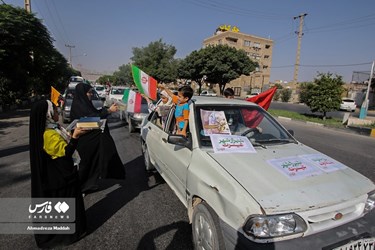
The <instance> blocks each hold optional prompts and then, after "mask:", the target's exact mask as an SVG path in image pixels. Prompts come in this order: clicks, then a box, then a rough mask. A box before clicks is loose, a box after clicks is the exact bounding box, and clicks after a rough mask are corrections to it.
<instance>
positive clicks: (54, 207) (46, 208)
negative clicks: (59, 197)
mask: <svg viewBox="0 0 375 250" xmlns="http://www.w3.org/2000/svg"><path fill="white" fill-rule="evenodd" d="M69 208H70V207H69V205H68V204H67V203H66V202H65V201H63V202H61V201H58V202H56V204H53V203H52V201H46V202H43V203H39V204H34V205H32V204H30V205H29V213H30V214H29V219H69V215H65V213H66V212H67V211H68V210H69Z"/></svg>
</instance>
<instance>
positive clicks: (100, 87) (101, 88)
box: [95, 86, 104, 91]
mask: <svg viewBox="0 0 375 250" xmlns="http://www.w3.org/2000/svg"><path fill="white" fill-rule="evenodd" d="M95 89H96V91H102V90H104V87H103V86H96V87H95Z"/></svg>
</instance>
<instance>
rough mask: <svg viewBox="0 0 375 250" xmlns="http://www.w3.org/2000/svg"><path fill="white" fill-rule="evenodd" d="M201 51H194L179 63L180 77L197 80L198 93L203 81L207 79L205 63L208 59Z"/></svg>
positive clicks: (178, 71)
mask: <svg viewBox="0 0 375 250" xmlns="http://www.w3.org/2000/svg"><path fill="white" fill-rule="evenodd" d="M200 54H202V52H201V51H196V50H195V51H193V52H191V53H190V54H189V55H188V56H186V57H185V59H183V60H181V62H180V63H179V65H178V69H177V75H178V78H180V79H190V80H192V81H195V82H196V83H197V84H198V86H199V89H198V93H200V92H201V89H202V81H203V80H205V79H204V77H205V74H204V72H206V71H205V65H206V60H205V58H204V57H203V56H201V55H200Z"/></svg>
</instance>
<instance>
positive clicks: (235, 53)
mask: <svg viewBox="0 0 375 250" xmlns="http://www.w3.org/2000/svg"><path fill="white" fill-rule="evenodd" d="M190 56H191V57H190ZM182 64H183V67H182V68H179V73H181V74H183V75H184V76H185V77H188V78H190V79H192V80H195V81H196V82H197V83H198V84H199V83H200V79H202V77H203V76H206V77H207V78H206V80H205V81H206V82H208V83H210V84H219V88H220V94H223V92H224V89H225V85H226V84H227V83H229V82H230V81H232V80H234V79H237V78H238V77H240V76H241V75H250V73H251V72H252V71H254V70H255V68H256V67H257V66H258V64H257V63H255V62H253V61H251V60H250V59H249V57H248V56H247V55H246V53H245V51H243V50H237V49H235V48H232V47H229V46H227V45H216V46H207V47H205V48H203V49H200V50H199V51H193V52H192V54H190V55H189V56H188V57H187V58H186V59H185V60H184V62H183V63H182ZM189 74H190V75H189Z"/></svg>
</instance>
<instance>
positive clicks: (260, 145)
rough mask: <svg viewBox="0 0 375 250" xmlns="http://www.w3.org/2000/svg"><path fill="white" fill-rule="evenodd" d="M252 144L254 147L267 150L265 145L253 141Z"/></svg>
mask: <svg viewBox="0 0 375 250" xmlns="http://www.w3.org/2000/svg"><path fill="white" fill-rule="evenodd" d="M251 144H253V146H254V147H262V148H267V147H266V146H265V145H263V144H261V143H259V142H257V141H252V140H251Z"/></svg>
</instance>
